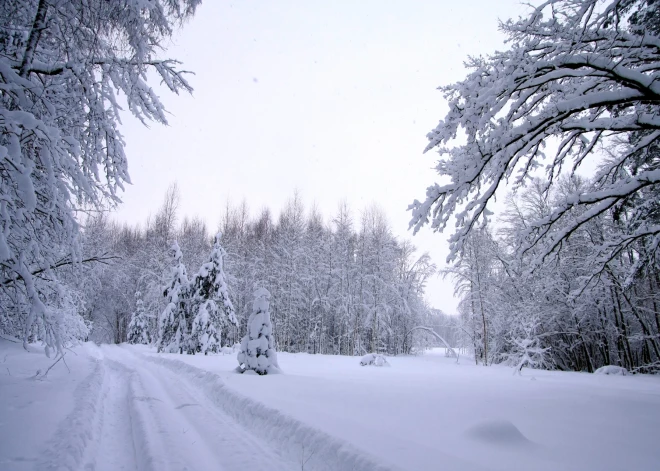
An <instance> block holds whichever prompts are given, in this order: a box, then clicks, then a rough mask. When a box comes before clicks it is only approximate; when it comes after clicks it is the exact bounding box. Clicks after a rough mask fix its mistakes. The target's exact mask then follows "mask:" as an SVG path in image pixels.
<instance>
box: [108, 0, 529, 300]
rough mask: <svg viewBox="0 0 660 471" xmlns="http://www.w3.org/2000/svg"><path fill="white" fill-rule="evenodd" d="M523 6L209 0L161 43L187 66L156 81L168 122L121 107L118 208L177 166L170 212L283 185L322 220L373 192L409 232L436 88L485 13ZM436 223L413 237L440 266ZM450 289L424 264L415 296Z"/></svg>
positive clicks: (197, 209) (159, 186)
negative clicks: (183, 89)
mask: <svg viewBox="0 0 660 471" xmlns="http://www.w3.org/2000/svg"><path fill="white" fill-rule="evenodd" d="M525 11H527V7H524V6H522V5H521V4H520V2H519V0H516V1H511V0H496V1H494V0H490V1H488V0H485V1H476V0H467V1H463V2H454V1H452V2H449V1H440V0H435V1H402V0H401V1H381V0H373V1H363V0H360V1H349V0H341V1H335V2H324V1H320V0H319V1H302V0H301V1H268V2H266V1H260V2H257V1H241V2H236V3H233V4H232V3H229V2H225V1H222V2H221V1H210V0H207V1H206V2H204V3H203V4H202V6H201V7H200V8H199V10H198V13H197V15H196V16H195V17H194V18H193V19H192V20H191V21H190V22H189V23H188V24H186V25H185V27H184V28H183V30H181V32H180V33H179V34H177V36H176V38H175V40H174V42H173V44H171V45H170V47H169V48H168V51H167V53H166V54H164V56H167V57H172V58H177V59H179V60H181V61H183V62H184V66H185V68H186V69H188V70H192V71H194V72H195V74H196V75H194V76H190V82H191V84H192V85H193V87H194V88H195V91H194V94H193V95H192V96H183V95H182V96H174V95H171V94H169V93H167V92H165V91H164V90H163V91H162V93H161V92H159V94H160V95H161V98H162V99H163V102H164V103H165V105H166V107H167V109H168V110H169V112H170V113H172V116H171V117H170V120H169V126H168V127H164V126H160V125H157V124H153V125H152V126H151V127H150V128H149V129H147V128H145V127H144V126H142V125H141V124H140V123H139V122H137V121H136V120H135V119H133V118H131V117H128V116H125V117H123V123H124V125H123V127H122V132H123V134H124V137H125V140H126V143H127V148H126V152H127V154H128V159H129V171H130V175H131V179H132V183H133V185H131V186H129V187H128V188H127V190H126V192H125V194H124V197H123V200H124V204H123V205H122V206H121V207H120V209H119V210H118V211H117V213H116V218H117V219H119V220H122V221H127V222H130V223H143V222H144V220H145V219H146V218H147V216H148V215H149V214H153V213H155V212H156V211H157V209H158V207H159V206H160V204H161V202H162V199H163V196H164V194H165V191H166V189H167V187H168V186H169V185H170V184H171V183H172V182H174V181H176V182H177V183H178V185H179V188H180V191H181V197H182V200H181V206H180V216H181V217H183V216H186V215H187V216H200V217H202V218H204V219H205V220H206V221H207V223H208V225H209V227H210V229H211V230H214V229H215V228H216V227H217V225H218V222H219V220H220V215H221V213H222V210H223V208H224V206H225V202H226V201H227V200H228V199H229V200H231V201H232V202H234V203H238V202H240V201H241V200H242V199H243V198H245V199H246V200H247V201H248V204H249V205H250V208H251V209H252V211H253V212H254V213H256V212H257V211H258V210H259V209H260V208H262V207H264V206H268V207H270V208H271V209H272V210H273V211H274V213H275V214H277V213H278V212H279V210H280V209H281V208H282V207H283V206H284V205H285V204H286V201H287V200H288V199H289V198H290V197H291V195H292V194H293V191H294V189H296V188H297V189H298V190H299V192H300V193H301V195H302V197H303V201H304V202H305V203H306V205H307V206H308V207H309V205H311V204H312V203H314V202H315V203H316V204H317V206H318V207H319V209H320V210H321V211H322V212H323V214H324V215H325V216H326V219H328V220H329V219H330V218H331V217H332V215H334V214H335V212H336V209H337V204H338V202H339V201H340V200H341V199H342V198H345V199H346V200H347V201H348V202H349V204H350V206H351V207H352V209H353V212H354V216H355V219H356V222H357V220H358V219H359V214H360V211H361V210H362V209H363V208H364V207H366V206H369V205H371V204H372V203H374V202H375V203H377V204H378V205H380V206H381V207H382V208H383V209H384V210H385V212H386V213H387V215H388V218H389V220H390V223H391V225H392V228H393V231H394V233H395V234H396V235H397V236H399V237H408V238H412V233H411V232H409V231H408V222H409V220H410V214H409V213H408V212H407V211H406V208H407V206H408V205H409V204H410V203H411V202H412V201H413V200H414V199H416V198H417V199H420V200H421V199H423V197H424V194H425V189H426V187H427V186H428V185H430V184H431V183H433V182H434V181H437V175H436V174H435V172H434V171H433V170H432V166H433V165H434V162H435V160H436V157H437V154H434V153H428V154H422V151H423V149H424V147H425V145H426V138H425V136H426V134H427V133H428V132H429V131H430V130H431V129H432V128H433V127H434V126H435V125H436V124H437V122H438V121H439V120H440V119H441V118H442V117H443V116H444V113H445V112H446V107H445V104H444V100H443V97H442V94H441V92H439V91H437V89H436V88H437V87H438V86H440V85H444V84H449V83H452V82H455V81H458V80H460V79H461V78H463V77H464V76H465V74H466V70H465V69H464V68H463V61H464V60H465V58H466V57H467V56H468V55H485V54H488V53H491V52H493V51H494V50H496V49H501V48H503V47H504V43H503V41H504V39H505V38H504V36H503V35H502V34H501V33H499V31H498V19H502V20H504V19H507V18H510V17H517V16H518V15H521V14H524V13H525ZM159 90H160V89H159ZM447 236H448V234H436V233H432V232H431V231H430V230H428V229H427V230H423V231H422V232H420V233H419V234H418V235H416V236H415V237H414V238H413V241H414V243H415V245H417V246H418V247H419V249H420V250H421V251H428V252H429V253H430V254H431V256H432V257H433V260H434V261H435V263H436V264H437V265H438V266H439V267H443V266H445V257H446V255H447V242H446V239H447ZM452 292H453V289H452V285H451V282H450V281H443V280H441V279H434V280H432V281H431V282H430V283H429V286H428V290H427V297H428V299H429V301H430V302H431V304H432V305H433V306H435V307H437V308H440V309H442V310H444V311H445V312H448V313H453V312H455V311H456V304H457V301H456V300H455V299H454V297H453V294H452Z"/></svg>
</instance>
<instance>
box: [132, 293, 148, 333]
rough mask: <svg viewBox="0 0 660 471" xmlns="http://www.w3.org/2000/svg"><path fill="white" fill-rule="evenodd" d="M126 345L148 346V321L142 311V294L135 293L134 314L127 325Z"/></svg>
mask: <svg viewBox="0 0 660 471" xmlns="http://www.w3.org/2000/svg"><path fill="white" fill-rule="evenodd" d="M128 343H133V344H137V343H139V344H144V345H149V344H150V343H151V336H150V335H149V319H147V313H146V312H145V311H144V303H143V302H142V293H140V292H139V291H136V292H135V312H134V313H133V317H132V318H131V322H130V323H129V324H128Z"/></svg>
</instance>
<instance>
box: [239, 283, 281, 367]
mask: <svg viewBox="0 0 660 471" xmlns="http://www.w3.org/2000/svg"><path fill="white" fill-rule="evenodd" d="M238 365H239V366H238V369H239V371H240V372H241V373H243V372H245V371H254V372H255V373H257V374H260V375H265V374H268V373H278V372H279V371H280V367H279V365H278V364H277V352H276V351H275V338H274V336H273V324H272V323H271V322H270V293H269V292H268V290H267V289H266V288H258V289H257V290H256V291H255V292H254V302H253V303H252V314H250V318H249V319H248V325H247V334H246V335H245V337H243V341H242V342H241V350H240V351H239V353H238Z"/></svg>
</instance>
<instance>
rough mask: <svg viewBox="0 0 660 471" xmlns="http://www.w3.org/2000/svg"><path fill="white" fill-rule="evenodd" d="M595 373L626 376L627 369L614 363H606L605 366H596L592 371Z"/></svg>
mask: <svg viewBox="0 0 660 471" xmlns="http://www.w3.org/2000/svg"><path fill="white" fill-rule="evenodd" d="M594 374H595V375H618V376H627V375H628V374H629V373H628V370H627V369H625V368H623V367H621V366H616V365H607V366H601V367H600V368H598V369H597V370H596V371H594Z"/></svg>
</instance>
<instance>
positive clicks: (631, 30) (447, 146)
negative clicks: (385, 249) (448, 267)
mask: <svg viewBox="0 0 660 471" xmlns="http://www.w3.org/2000/svg"><path fill="white" fill-rule="evenodd" d="M657 17H658V6H657V3H656V2H652V1H648V0H626V1H620V0H608V1H603V0H548V1H545V2H544V3H542V4H541V5H540V6H539V7H537V8H534V9H533V10H532V12H531V14H530V15H529V16H528V17H527V18H522V19H519V20H517V21H508V22H506V23H503V24H502V25H501V29H502V30H503V31H504V32H505V33H506V34H508V36H509V43H508V44H509V45H510V49H508V50H506V51H504V52H498V53H495V54H493V55H492V56H490V57H487V58H470V59H469V61H468V65H469V67H470V68H472V69H473V71H472V72H471V73H470V74H469V75H468V76H467V78H466V79H465V80H463V81H462V82H458V83H456V84H453V85H449V86H446V87H443V88H442V90H443V91H444V93H445V97H446V98H447V100H448V101H449V112H448V113H447V115H446V116H445V118H444V119H443V120H442V121H440V124H439V125H438V126H437V127H436V128H435V129H434V130H433V131H431V132H430V133H429V134H428V139H429V144H428V146H427V148H426V150H427V151H428V150H431V149H437V150H438V152H439V154H440V155H441V159H440V161H439V163H438V165H437V167H436V168H437V171H438V173H439V174H440V175H442V176H444V177H448V180H449V181H448V183H445V184H435V185H433V186H430V187H429V188H428V189H427V191H426V198H425V200H423V201H422V202H420V201H415V202H414V203H413V204H412V205H411V209H412V211H413V218H412V221H411V226H414V228H415V231H417V230H419V229H420V228H421V227H422V226H424V225H426V224H429V223H430V225H431V227H432V228H433V229H435V230H440V231H442V230H444V229H445V227H446V225H447V223H448V222H449V220H450V218H451V217H452V216H456V221H457V229H456V231H455V233H454V234H453V235H452V236H451V238H450V246H451V254H450V258H451V259H453V258H455V257H456V256H457V255H458V254H459V252H460V250H461V249H462V247H463V245H464V244H465V241H466V240H467V236H468V234H469V233H470V232H471V231H472V229H473V228H474V227H475V225H477V224H478V221H479V220H480V219H481V218H487V217H488V215H489V209H488V204H489V203H490V202H491V201H492V200H493V199H494V198H495V196H496V191H497V190H498V188H500V187H502V186H504V185H505V184H506V183H510V184H512V185H513V186H514V188H517V187H521V186H523V185H525V184H526V182H528V181H529V180H530V178H532V177H534V176H538V175H539V174H542V172H543V171H545V178H544V186H543V191H544V192H545V193H548V192H549V191H550V189H551V188H552V187H553V186H554V185H555V184H556V183H557V181H558V178H557V177H558V175H560V174H561V173H562V172H567V173H569V174H571V175H573V174H575V172H576V171H577V170H578V168H580V166H581V165H582V164H586V163H587V162H588V163H589V166H591V167H598V170H597V171H596V173H595V175H594V178H593V184H592V185H590V186H588V187H581V188H579V189H576V190H575V191H573V192H572V193H571V194H569V195H566V198H565V199H564V201H563V202H561V203H560V204H557V205H556V206H555V207H553V208H552V211H551V212H550V213H549V214H548V215H547V216H545V217H542V218H539V219H534V220H530V221H528V225H527V226H526V227H525V228H524V229H523V230H521V231H520V233H519V234H518V237H517V241H516V248H517V254H518V255H519V256H520V255H521V254H525V253H527V252H528V251H530V250H531V249H532V248H534V247H538V250H537V251H536V256H535V257H534V259H532V260H530V261H529V264H530V265H531V266H538V265H539V264H541V263H543V262H544V261H546V260H547V259H548V256H549V255H551V254H553V253H557V252H558V251H559V250H561V249H562V247H564V246H565V242H566V241H567V240H568V239H569V238H570V237H571V236H572V235H573V234H574V233H575V232H576V230H578V229H579V228H580V227H582V226H584V225H585V224H587V223H588V222H589V221H591V220H593V219H594V218H597V217H599V216H601V215H604V214H611V215H612V217H613V218H614V219H615V220H620V221H624V222H625V223H624V224H622V225H621V227H620V228H619V229H620V230H618V231H615V232H612V233H611V234H609V235H608V237H606V238H604V239H602V240H600V241H593V243H595V244H596V246H597V250H596V251H595V252H594V253H593V256H592V258H591V264H592V268H591V271H592V273H595V274H598V273H601V272H602V270H603V269H604V267H605V265H607V264H608V263H609V262H610V261H611V260H612V259H613V258H615V257H616V256H618V255H619V254H620V253H621V252H622V251H625V250H634V251H636V252H637V262H636V264H635V266H637V267H639V266H645V265H648V264H656V266H657V263H658V260H657V256H658V249H659V247H660V229H659V227H660V226H659V225H658V222H659V219H658V204H657V201H658V194H659V190H658V186H659V184H660V158H659V156H660V153H658V151H657V149H658V143H659V142H660V117H659V116H660V105H659V104H658V103H660V80H659V79H660V48H658V43H659V42H660V37H659V36H658V24H657ZM603 149H605V152H603ZM578 209H580V211H579V214H577V210H578ZM576 214H577V216H576ZM575 216H576V217H575Z"/></svg>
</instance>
